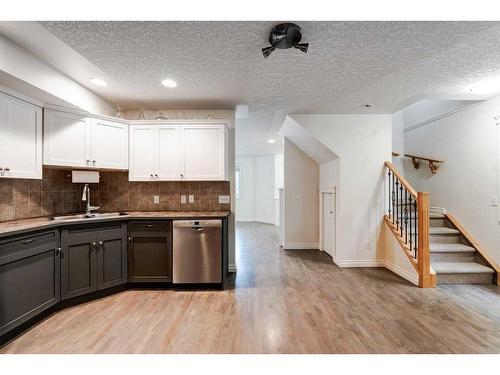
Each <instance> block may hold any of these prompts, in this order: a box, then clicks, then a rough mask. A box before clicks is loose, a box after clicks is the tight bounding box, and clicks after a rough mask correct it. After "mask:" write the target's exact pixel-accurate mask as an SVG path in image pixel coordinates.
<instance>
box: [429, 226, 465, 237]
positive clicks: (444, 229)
mask: <svg viewBox="0 0 500 375" xmlns="http://www.w3.org/2000/svg"><path fill="white" fill-rule="evenodd" d="M429 234H430V235H433V234H460V231H458V230H457V229H453V228H448V227H430V228H429Z"/></svg>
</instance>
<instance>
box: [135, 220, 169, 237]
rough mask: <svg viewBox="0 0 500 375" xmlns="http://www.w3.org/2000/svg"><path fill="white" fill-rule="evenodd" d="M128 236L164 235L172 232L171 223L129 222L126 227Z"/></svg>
mask: <svg viewBox="0 0 500 375" xmlns="http://www.w3.org/2000/svg"><path fill="white" fill-rule="evenodd" d="M128 230H129V235H137V234H139V235H147V234H151V235H155V236H158V235H162V234H163V235H165V236H168V235H169V234H170V233H171V231H172V221H131V222H130V223H129V226H128Z"/></svg>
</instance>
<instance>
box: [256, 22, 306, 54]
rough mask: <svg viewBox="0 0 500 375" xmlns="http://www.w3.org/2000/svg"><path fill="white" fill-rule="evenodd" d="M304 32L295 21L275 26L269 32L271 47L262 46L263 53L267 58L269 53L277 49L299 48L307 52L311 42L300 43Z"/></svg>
mask: <svg viewBox="0 0 500 375" xmlns="http://www.w3.org/2000/svg"><path fill="white" fill-rule="evenodd" d="M301 39H302V32H301V30H300V27H299V26H298V25H296V24H294V23H280V24H279V25H276V26H274V27H273V29H272V30H271V32H270V33H269V43H270V44H271V45H270V46H269V47H266V48H262V54H263V55H264V57H265V58H266V59H267V58H268V57H269V55H270V54H271V53H272V52H273V51H274V50H275V49H276V48H279V49H288V48H297V49H298V50H300V51H302V52H304V53H307V49H308V48H309V43H300V40H301Z"/></svg>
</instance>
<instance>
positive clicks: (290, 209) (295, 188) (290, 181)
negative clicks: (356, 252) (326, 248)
mask: <svg viewBox="0 0 500 375" xmlns="http://www.w3.org/2000/svg"><path fill="white" fill-rule="evenodd" d="M283 157H284V213H283V216H284V217H283V222H284V245H283V247H284V248H285V249H318V248H319V167H318V164H316V162H315V161H314V160H313V159H311V158H310V157H309V156H307V155H306V154H305V153H304V152H303V151H302V150H300V149H299V148H298V147H297V146H295V145H294V144H293V143H292V142H290V141H289V140H288V139H287V138H285V144H284V156H283Z"/></svg>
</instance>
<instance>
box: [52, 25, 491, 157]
mask: <svg viewBox="0 0 500 375" xmlns="http://www.w3.org/2000/svg"><path fill="white" fill-rule="evenodd" d="M299 24H300V26H301V27H302V29H303V34H304V37H303V41H304V42H309V43H310V48H309V52H308V53H307V55H304V54H303V53H301V52H299V51H297V50H286V51H283V50H277V51H275V52H274V53H273V54H272V55H271V56H270V57H269V58H268V59H267V60H266V59H264V58H263V57H262V54H261V52H260V49H261V48H262V47H265V46H267V44H268V43H267V35H268V33H269V30H270V29H271V28H272V26H273V25H274V23H269V22H42V25H43V26H44V27H45V28H46V29H48V30H49V31H50V32H52V33H53V34H54V35H55V36H57V37H58V38H60V39H61V40H62V41H64V42H65V43H66V44H68V45H69V46H70V47H72V48H73V49H74V50H76V51H77V52H78V53H80V54H81V55H82V56H84V57H85V58H87V59H88V60H89V61H90V62H91V63H93V64H94V65H95V66H97V67H98V68H99V69H101V70H102V71H103V72H104V73H105V74H106V75H107V76H106V79H108V81H109V84H110V85H109V86H108V87H107V88H105V89H100V88H98V87H94V86H89V87H91V89H92V90H94V91H95V92H97V93H99V94H100V95H102V96H103V97H105V98H106V99H109V100H110V101H112V102H114V103H118V104H121V105H123V106H124V107H128V108H137V107H138V106H139V105H140V106H143V107H145V108H175V109H182V108H198V109H208V108H211V109H230V108H233V107H234V105H236V104H240V103H245V104H248V105H249V106H250V117H249V118H248V119H244V120H237V122H236V129H237V133H236V136H237V141H236V142H237V145H236V147H237V154H239V155H252V154H253V155H257V154H266V153H272V152H275V151H276V148H277V147H279V145H278V146H277V145H269V144H267V142H266V140H267V138H268V137H273V136H274V135H275V134H274V133H273V131H274V130H276V126H274V127H272V122H273V116H274V117H275V113H276V112H277V111H278V113H392V112H394V111H396V110H398V109H399V108H401V106H403V105H405V104H409V103H411V102H412V101H415V100H417V99H419V98H422V97H432V96H442V95H443V94H446V95H449V94H454V93H461V92H463V91H464V90H465V89H466V88H467V87H470V86H471V85H472V84H474V83H475V82H477V81H478V80H480V79H482V78H484V77H488V76H491V75H494V74H497V71H499V69H500V59H499V56H500V43H499V40H500V23H496V22H489V23H488V22H300V23H299ZM165 77H169V78H172V79H174V80H176V81H177V82H178V87H177V88H176V89H167V88H165V87H163V86H161V84H160V81H161V80H162V79H163V78H165ZM364 103H370V104H373V107H372V108H370V109H366V108H363V107H362V104H364ZM275 122H276V117H275Z"/></svg>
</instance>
